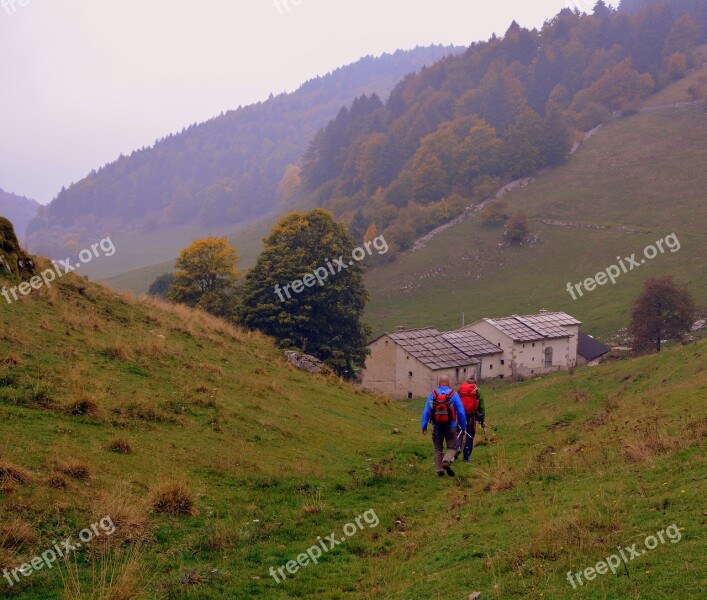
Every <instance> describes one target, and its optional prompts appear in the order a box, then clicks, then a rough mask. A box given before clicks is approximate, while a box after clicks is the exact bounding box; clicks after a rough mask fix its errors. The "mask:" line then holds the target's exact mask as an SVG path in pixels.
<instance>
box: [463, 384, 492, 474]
mask: <svg viewBox="0 0 707 600" xmlns="http://www.w3.org/2000/svg"><path fill="white" fill-rule="evenodd" d="M459 397H460V398H461V401H462V405H463V406H464V412H466V435H465V436H464V438H465V442H464V462H468V463H470V462H471V453H472V451H473V450H474V436H475V435H476V423H477V422H478V423H480V424H481V427H483V428H484V429H486V405H485V403H484V397H483V395H482V394H481V390H480V389H479V388H478V386H477V385H476V375H474V374H471V375H469V377H468V378H467V380H466V381H465V382H464V383H462V384H461V386H459Z"/></svg>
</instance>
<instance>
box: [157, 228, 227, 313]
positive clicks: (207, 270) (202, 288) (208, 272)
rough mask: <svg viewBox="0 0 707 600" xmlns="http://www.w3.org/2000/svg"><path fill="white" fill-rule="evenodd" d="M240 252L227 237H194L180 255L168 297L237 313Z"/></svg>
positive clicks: (183, 302) (214, 309) (177, 300)
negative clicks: (236, 290)
mask: <svg viewBox="0 0 707 600" xmlns="http://www.w3.org/2000/svg"><path fill="white" fill-rule="evenodd" d="M237 264H238V253H237V252H236V250H235V248H233V247H232V246H231V245H230V244H229V243H228V238H225V237H221V238H218V237H207V238H204V239H200V240H194V241H193V242H192V243H191V244H190V245H189V246H188V247H186V248H185V249H184V250H182V252H181V253H180V255H179V258H178V259H177V263H176V269H177V271H176V274H175V276H174V283H173V284H172V285H171V287H170V288H169V291H168V293H167V297H168V298H169V299H170V300H172V301H173V302H179V303H181V304H187V305H189V306H194V307H198V308H203V309H204V310H206V311H208V312H210V313H212V314H215V315H217V316H220V317H226V318H231V317H233V316H234V314H235V299H234V286H235V284H236V282H237V280H238V277H239V274H238V271H237V270H236V265H237Z"/></svg>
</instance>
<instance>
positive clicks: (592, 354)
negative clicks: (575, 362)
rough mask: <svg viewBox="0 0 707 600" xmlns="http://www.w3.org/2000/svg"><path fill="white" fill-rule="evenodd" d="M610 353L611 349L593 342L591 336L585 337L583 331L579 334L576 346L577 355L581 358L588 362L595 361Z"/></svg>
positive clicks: (596, 341)
mask: <svg viewBox="0 0 707 600" xmlns="http://www.w3.org/2000/svg"><path fill="white" fill-rule="evenodd" d="M609 352H611V348H609V346H606V345H605V344H602V343H601V342H600V341H598V340H595V339H594V338H593V337H592V336H591V335H587V334H586V333H584V332H583V331H580V332H579V343H578V345H577V354H579V355H580V356H583V357H584V358H586V359H587V360H588V361H592V360H595V359H597V358H599V357H600V356H604V355H605V354H608V353H609Z"/></svg>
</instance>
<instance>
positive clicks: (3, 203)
mask: <svg viewBox="0 0 707 600" xmlns="http://www.w3.org/2000/svg"><path fill="white" fill-rule="evenodd" d="M39 206H40V205H39V203H38V202H37V201H36V200H31V199H30V198H25V197H24V196H18V195H17V194H11V193H10V192H6V191H4V190H2V189H0V216H1V217H5V218H6V219H9V220H10V222H12V224H13V225H14V226H15V231H16V232H17V237H18V238H19V239H20V240H22V239H24V235H25V229H26V228H27V224H28V223H29V222H30V221H31V220H32V219H34V217H35V216H36V215H37V210H38V209H39Z"/></svg>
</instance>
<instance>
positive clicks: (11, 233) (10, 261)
mask: <svg viewBox="0 0 707 600" xmlns="http://www.w3.org/2000/svg"><path fill="white" fill-rule="evenodd" d="M34 270H35V266H34V261H33V260H32V259H31V258H30V256H29V255H28V254H27V253H26V252H25V251H24V250H22V248H21V247H20V242H19V241H18V239H17V235H15V228H14V227H13V226H12V223H10V221H8V220H7V219H6V218H5V217H0V275H5V276H8V275H9V276H14V277H20V278H21V279H27V278H28V277H31V276H32V275H34Z"/></svg>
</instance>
